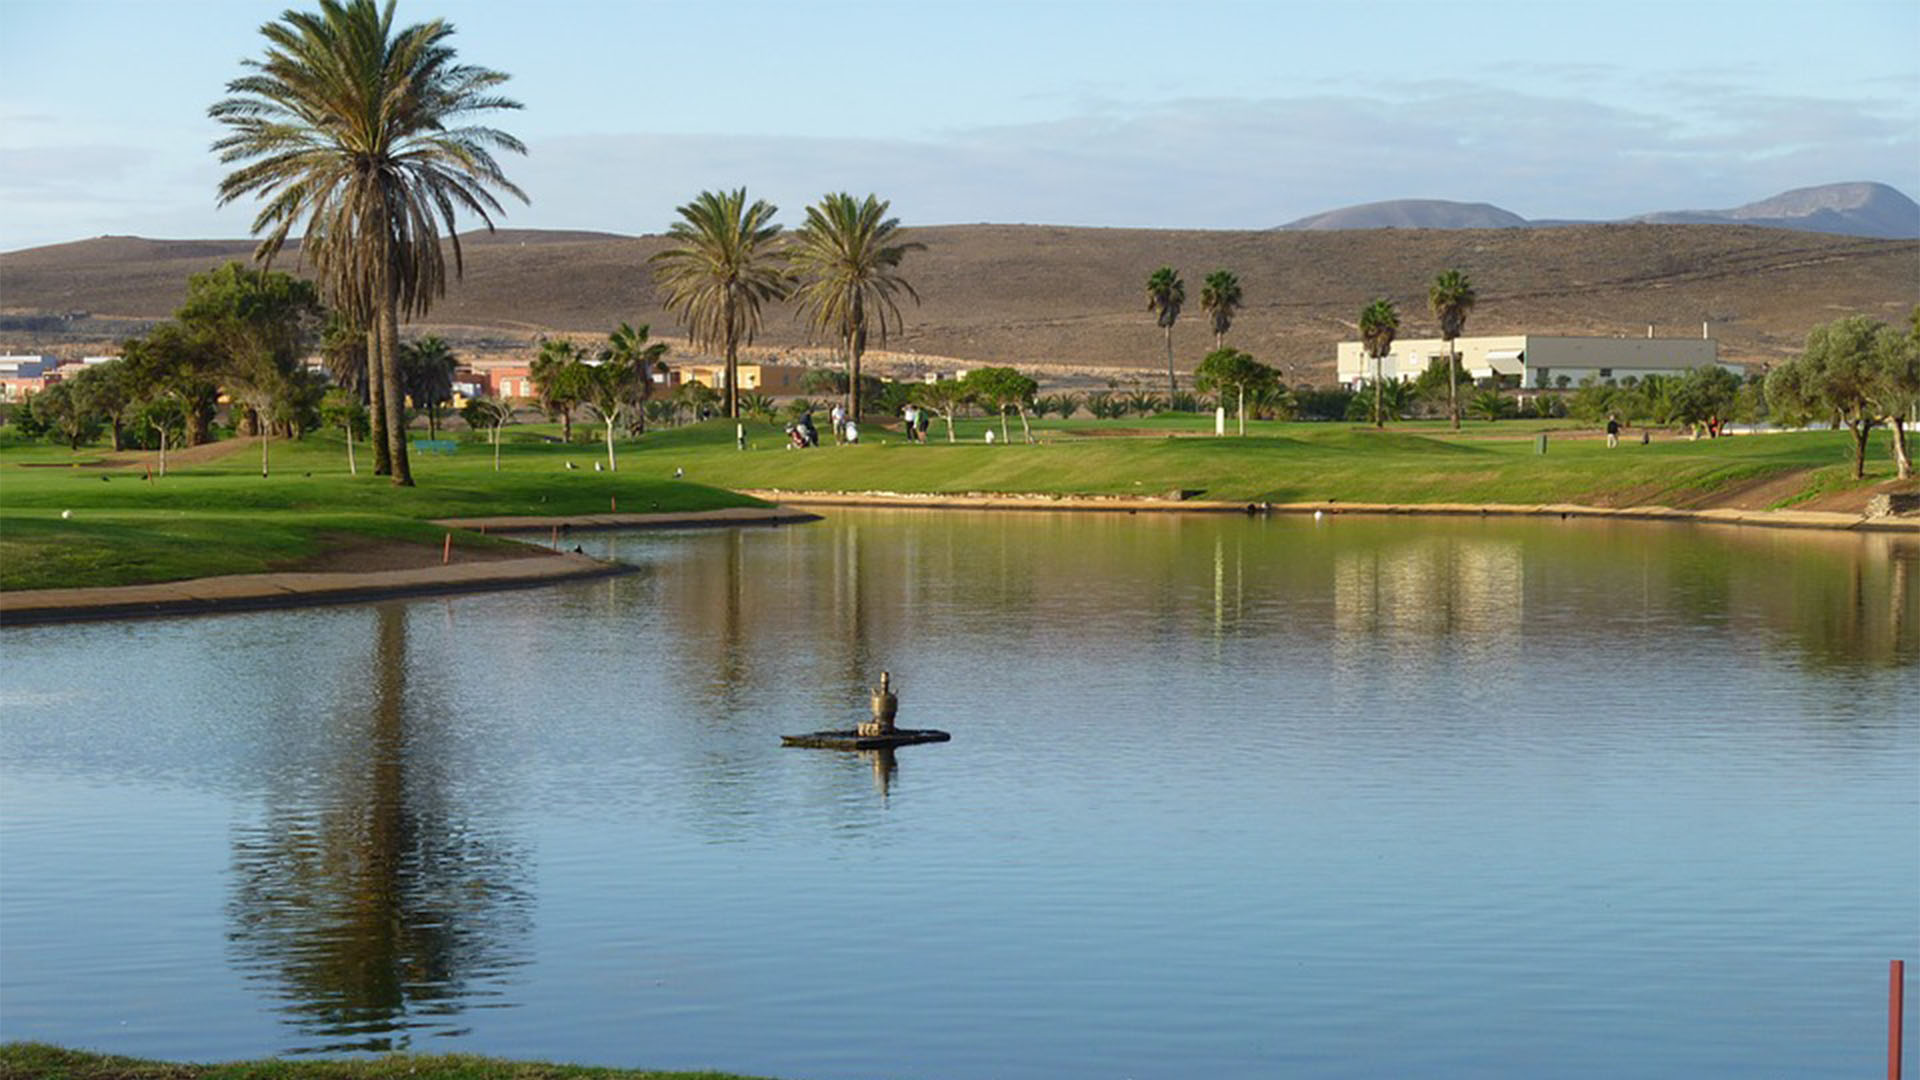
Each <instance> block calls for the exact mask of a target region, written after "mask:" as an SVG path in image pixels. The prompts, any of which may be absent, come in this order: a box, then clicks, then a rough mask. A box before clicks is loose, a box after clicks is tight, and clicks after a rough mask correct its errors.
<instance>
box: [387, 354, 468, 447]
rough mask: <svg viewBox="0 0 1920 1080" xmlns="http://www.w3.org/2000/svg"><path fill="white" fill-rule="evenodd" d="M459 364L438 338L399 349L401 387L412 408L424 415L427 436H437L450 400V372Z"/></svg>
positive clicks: (451, 394)
mask: <svg viewBox="0 0 1920 1080" xmlns="http://www.w3.org/2000/svg"><path fill="white" fill-rule="evenodd" d="M459 366H460V361H459V360H458V359H456V358H455V357H454V355H453V346H451V345H448V344H447V342H446V339H444V338H441V337H439V336H428V337H423V338H421V339H420V340H419V341H415V342H412V343H410V344H406V345H402V346H400V388H401V390H402V391H403V392H404V393H405V394H406V395H407V397H408V399H409V400H411V401H412V402H413V407H414V408H416V409H419V410H421V411H423V412H425V413H426V414H427V435H428V437H430V438H436V439H437V438H439V437H440V409H441V408H442V407H443V406H444V405H446V404H447V402H449V401H452V400H453V373H454V371H455V370H457V369H458V368H459Z"/></svg>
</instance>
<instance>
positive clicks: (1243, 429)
mask: <svg viewBox="0 0 1920 1080" xmlns="http://www.w3.org/2000/svg"><path fill="white" fill-rule="evenodd" d="M1240 434H1241V436H1242V437H1245V435H1246V434H1247V384H1246V383H1241V384H1240Z"/></svg>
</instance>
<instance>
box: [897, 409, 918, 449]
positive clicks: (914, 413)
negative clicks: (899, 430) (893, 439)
mask: <svg viewBox="0 0 1920 1080" xmlns="http://www.w3.org/2000/svg"><path fill="white" fill-rule="evenodd" d="M900 419H902V420H904V421H905V422H906V425H907V441H908V442H918V441H919V439H918V438H917V425H918V423H919V421H920V410H919V408H918V407H916V406H915V405H914V404H913V402H911V401H909V402H907V407H906V408H904V409H902V410H900Z"/></svg>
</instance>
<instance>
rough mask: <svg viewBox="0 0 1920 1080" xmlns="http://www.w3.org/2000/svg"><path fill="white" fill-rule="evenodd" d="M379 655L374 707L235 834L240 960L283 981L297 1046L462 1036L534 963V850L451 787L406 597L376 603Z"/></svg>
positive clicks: (251, 971)
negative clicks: (460, 802) (471, 814)
mask: <svg viewBox="0 0 1920 1080" xmlns="http://www.w3.org/2000/svg"><path fill="white" fill-rule="evenodd" d="M373 667H374V677H373V679H372V685H373V700H372V701H371V703H370V708H367V709H366V710H365V711H364V712H362V711H359V710H354V711H352V712H349V713H347V714H344V715H340V716H337V717H335V718H334V720H333V730H332V731H330V732H327V733H325V734H326V735H327V736H329V737H328V738H325V739H323V740H320V741H318V742H317V743H315V744H314V745H316V746H318V747H320V749H318V750H315V751H311V752H309V753H308V754H306V755H305V758H306V759H305V760H301V761H298V762H296V763H295V765H296V766H297V768H295V769H293V770H290V772H291V775H292V776H293V777H294V778H295V779H294V780H293V782H291V783H290V784H288V785H286V790H280V791H276V792H274V793H272V795H271V796H270V797H271V799H272V803H271V805H270V808H269V811H268V815H267V819H266V821H264V822H263V823H261V824H260V825H259V826H257V827H254V828H252V829H248V830H246V831H244V832H243V833H242V834H241V835H240V836H239V837H238V838H236V839H235V841H234V845H233V847H234V852H233V875H234V894H233V899H232V901H231V903H230V904H229V908H228V910H229V917H230V919H231V930H230V933H229V937H230V940H231V942H232V944H233V947H234V950H235V954H236V963H237V964H238V966H239V967H240V968H241V969H242V970H243V971H245V972H247V974H248V976H249V977H250V978H252V979H255V980H258V981H262V982H267V983H272V984H277V987H276V989H277V992H278V995H279V996H280V997H281V998H282V999H283V1000H284V1002H285V1005H284V1007H283V1008H284V1011H285V1012H286V1013H287V1014H289V1017H290V1023H291V1024H292V1025H293V1026H294V1027H296V1028H297V1029H298V1030H299V1031H300V1032H301V1038H302V1041H301V1043H300V1044H299V1045H296V1046H293V1047H290V1048H289V1049H290V1050H291V1051H292V1052H296V1053H313V1052H321V1053H330V1052H340V1051H350V1050H352V1051H390V1050H399V1049H403V1048H406V1047H407V1046H409V1045H410V1044H411V1042H412V1039H413V1036H414V1035H415V1034H420V1033H429V1034H456V1033H458V1032H459V1031H460V1030H461V1028H460V1026H459V1024H460V1021H459V1019H458V1018H459V1016H460V1015H461V1014H462V1012H463V1011H464V1010H465V1009H467V1008H470V1007H474V1006H475V1004H476V1001H475V999H478V998H482V997H487V996H491V995H492V994H494V993H497V990H496V989H494V988H493V987H496V986H497V984H498V983H499V982H500V981H501V980H502V979H503V977H504V976H505V975H506V974H507V973H508V972H510V971H511V970H512V969H513V968H515V967H517V966H519V965H520V964H522V963H524V962H525V960H524V955H523V954H524V951H525V949H526V938H527V936H528V928H529V923H530V914H531V906H532V895H531V892H530V889H529V887H528V883H527V878H528V871H527V869H526V866H525V855H524V853H522V852H520V851H517V850H515V848H514V847H513V845H512V844H511V843H509V842H506V841H504V840H503V839H502V838H500V837H498V836H490V835H488V833H487V832H486V830H485V829H484V828H483V827H482V823H480V822H476V821H473V820H470V819H468V818H466V817H464V816H463V814H462V810H461V808H460V807H459V806H457V805H454V804H453V803H452V802H451V801H450V799H449V785H448V783H447V781H448V779H449V777H448V775H447V772H448V770H447V768H446V765H447V763H446V761H445V755H444V754H442V753H440V752H438V751H439V750H440V749H441V748H440V747H437V746H436V745H435V744H436V743H437V742H438V740H437V738H436V736H437V734H438V731H439V728H438V723H439V718H437V717H436V716H435V710H434V709H433V708H432V707H431V706H430V705H428V704H426V703H422V702H419V701H413V702H409V701H408V699H407V628H406V608H405V607H404V606H401V605H397V604H396V605H382V606H381V607H379V608H377V609H376V631H375V634H374V655H373ZM353 674H354V673H348V675H349V676H351V675H353ZM290 722H297V720H290ZM490 984H492V985H491V986H490Z"/></svg>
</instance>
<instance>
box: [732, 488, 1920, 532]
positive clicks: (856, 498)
mask: <svg viewBox="0 0 1920 1080" xmlns="http://www.w3.org/2000/svg"><path fill="white" fill-rule="evenodd" d="M741 494H743V495H752V496H753V497H755V498H758V499H767V500H769V501H774V500H777V501H779V502H781V503H784V504H788V505H794V506H886V507H928V508H934V509H942V510H1086V511H1096V512H1097V511H1106V512H1109V513H1111V512H1118V511H1126V512H1129V513H1139V512H1153V513H1177V514H1193V513H1214V514H1245V513H1273V514H1312V513H1316V512H1318V513H1325V514H1390V515H1424V514H1434V515H1449V516H1464V517H1496V516H1498V517H1569V518H1570V517H1589V518H1623V519H1627V520H1641V521H1705V522H1718V523H1721V524H1728V525H1754V526H1761V527H1765V528H1775V529H1850V530H1869V531H1887V532H1905V533H1916V534H1920V518H1913V517H1879V518H1868V517H1862V516H1860V515H1859V514H1838V513H1832V512H1828V511H1821V510H1676V509H1673V508H1672V507H1666V506H1628V507H1619V508H1610V507H1599V506H1578V505H1574V504H1571V503H1565V504H1562V503H1548V504H1541V505H1513V504H1501V503H1360V502H1339V501H1327V502H1302V503H1244V502H1217V501H1212V500H1206V499H1168V498H1157V499H1156V498H1128V497H1124V496H1115V497H1112V498H1107V497H1100V496H1056V495H992V494H983V493H975V494H964V495H944V494H925V493H912V492H894V491H845V492H832V491H773V490H761V491H743V492H741Z"/></svg>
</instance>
